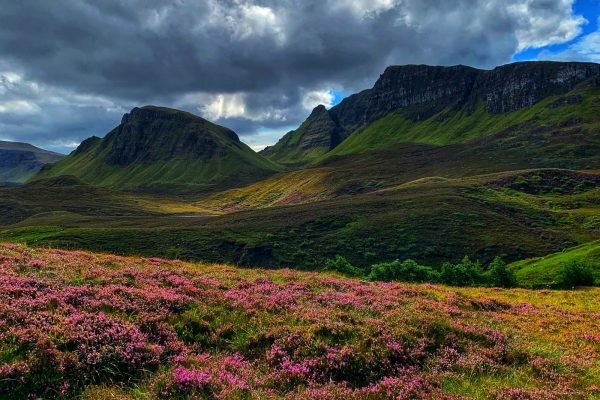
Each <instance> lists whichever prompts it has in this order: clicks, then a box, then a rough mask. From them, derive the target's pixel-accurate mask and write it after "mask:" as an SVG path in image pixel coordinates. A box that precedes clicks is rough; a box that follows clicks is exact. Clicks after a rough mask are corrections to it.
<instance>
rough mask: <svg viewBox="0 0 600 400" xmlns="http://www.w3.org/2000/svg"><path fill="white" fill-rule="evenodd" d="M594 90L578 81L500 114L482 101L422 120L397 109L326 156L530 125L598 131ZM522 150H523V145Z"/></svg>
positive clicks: (599, 107)
mask: <svg viewBox="0 0 600 400" xmlns="http://www.w3.org/2000/svg"><path fill="white" fill-rule="evenodd" d="M599 98H600V88H598V87H597V85H596V84H594V83H590V82H587V83H584V84H582V85H581V86H579V87H577V88H575V89H574V90H572V91H571V92H569V93H567V94H565V95H561V96H551V97H548V98H546V99H544V100H542V101H540V102H539V103H537V104H535V105H533V106H531V107H527V108H523V109H520V110H517V111H512V112H508V113H504V114H498V115H496V114H490V113H488V112H487V111H486V110H485V107H484V105H483V104H482V103H478V104H477V105H476V106H475V107H474V109H470V108H463V109H459V110H454V109H446V110H443V111H441V112H440V113H438V114H436V115H433V116H431V117H429V118H427V119H425V120H422V121H414V120H412V119H410V118H409V117H408V116H407V115H406V113H405V112H404V111H403V110H402V109H399V110H398V111H396V112H392V113H390V114H388V115H386V116H384V117H383V118H381V119H379V120H377V121H375V122H373V123H372V124H370V125H368V126H366V127H364V128H361V129H360V130H358V131H356V132H354V133H353V134H352V135H350V136H349V137H348V138H347V139H346V140H344V141H343V142H342V143H341V144H340V145H339V146H337V147H336V148H335V149H333V150H332V151H331V152H329V153H328V154H327V155H326V157H330V156H335V155H344V154H355V153H362V152H365V151H370V150H376V149H385V148H388V147H389V146H391V145H393V144H397V143H422V144H431V145H448V144H454V143H466V142H469V141H471V140H473V139H476V138H479V137H483V136H491V135H494V134H497V133H499V132H502V131H506V130H510V131H511V133H512V135H513V136H516V135H518V134H520V133H525V132H527V131H529V130H533V129H546V130H547V131H552V130H560V129H563V127H570V126H572V125H573V123H576V124H580V125H581V126H582V127H583V128H584V129H587V130H588V131H590V133H589V134H593V135H596V136H597V135H598V130H599V129H600V102H599V101H598V99H599ZM523 150H524V151H525V149H523Z"/></svg>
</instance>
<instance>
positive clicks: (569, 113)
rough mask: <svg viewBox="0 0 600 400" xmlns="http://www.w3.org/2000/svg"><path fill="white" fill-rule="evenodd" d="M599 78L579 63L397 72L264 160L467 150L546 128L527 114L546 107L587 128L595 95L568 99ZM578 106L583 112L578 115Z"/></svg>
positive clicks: (310, 123) (313, 118)
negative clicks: (459, 146)
mask: <svg viewBox="0 0 600 400" xmlns="http://www.w3.org/2000/svg"><path fill="white" fill-rule="evenodd" d="M599 74H600V64H595V63H576V62H520V63H514V64H508V65H504V66H500V67H497V68H495V69H493V70H490V71H488V70H480V69H475V68H471V67H467V66H463V65H458V66H452V67H439V66H428V65H405V66H391V67H388V68H387V69H386V70H385V72H384V73H383V74H382V75H381V76H380V77H379V79H378V80H377V82H376V83H375V85H374V86H373V88H371V89H367V90H364V91H362V92H360V93H357V94H354V95H351V96H349V97H347V98H346V99H344V100H343V101H342V102H341V103H340V104H338V105H336V106H334V107H332V108H331V109H330V110H326V109H325V108H324V107H323V106H319V107H317V108H316V109H315V110H314V111H313V112H312V114H311V115H310V116H309V118H308V119H307V120H306V121H305V122H304V123H303V124H302V125H301V126H300V128H298V129H297V130H295V131H292V132H290V133H288V134H287V135H285V136H284V137H283V138H282V139H281V140H280V141H279V142H278V143H277V144H276V145H274V146H272V147H268V148H266V149H265V150H263V152H262V154H263V155H265V156H266V157H268V158H270V159H272V160H277V161H278V162H281V163H284V164H302V163H304V164H306V163H309V162H312V161H314V160H318V159H321V158H323V157H322V156H323V155H324V154H326V153H329V154H331V155H341V154H355V153H360V152H364V151H368V150H373V149H378V148H379V149H380V148H386V147H389V146H390V145H392V144H396V143H427V144H437V145H444V144H451V143H465V142H467V141H469V140H472V139H475V138H478V137H482V136H488V135H492V134H495V133H498V132H501V131H502V130H505V129H507V128H510V127H513V126H518V125H519V124H522V123H524V122H528V123H530V126H529V128H532V126H536V125H538V126H539V125H543V124H545V123H546V121H542V120H537V122H536V113H528V112H527V110H529V109H531V107H532V106H534V105H537V104H539V103H541V102H543V101H544V100H547V102H548V104H547V105H546V106H547V108H554V109H555V111H553V113H554V114H556V115H555V116H554V119H553V120H555V121H556V122H557V123H560V122H564V121H566V120H569V119H570V118H572V117H576V118H579V123H585V122H588V120H589V119H590V118H593V112H592V110H591V107H594V104H595V105H596V106H597V103H594V104H589V103H590V102H588V101H587V100H588V98H587V97H586V95H590V94H591V95H595V92H594V93H591V92H592V91H593V89H590V90H588V91H587V92H585V93H579V92H576V93H573V95H572V96H566V97H565V95H566V94H568V93H569V92H571V91H576V90H577V88H578V85H581V84H582V83H584V82H589V83H590V85H588V86H592V87H593V88H598V87H600V78H599ZM579 105H582V106H581V107H577V108H578V109H579V111H580V112H579V111H574V110H573V106H579ZM569 106H571V107H569ZM537 111H540V110H539V109H538V110H536V112H537ZM563 111H566V112H563ZM594 112H595V111H594ZM563 116H564V119H563V120H562V121H557V118H558V117H563ZM573 122H574V121H573V120H572V121H571V124H572V125H573ZM332 150H333V151H332Z"/></svg>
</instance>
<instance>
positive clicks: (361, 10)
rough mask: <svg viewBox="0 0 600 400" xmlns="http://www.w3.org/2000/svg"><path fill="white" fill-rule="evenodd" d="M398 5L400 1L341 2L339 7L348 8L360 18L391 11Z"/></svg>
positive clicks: (363, 0) (344, 0) (353, 0)
mask: <svg viewBox="0 0 600 400" xmlns="http://www.w3.org/2000/svg"><path fill="white" fill-rule="evenodd" d="M398 4H399V0H339V3H338V5H339V7H344V8H347V9H348V10H350V11H351V12H352V13H353V14H354V15H355V16H357V17H359V18H362V17H367V16H374V15H377V14H379V13H381V12H385V11H388V10H391V9H392V8H394V7H395V6H396V5H398Z"/></svg>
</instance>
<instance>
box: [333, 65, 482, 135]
mask: <svg viewBox="0 0 600 400" xmlns="http://www.w3.org/2000/svg"><path fill="white" fill-rule="evenodd" d="M479 73H480V71H479V70H477V69H475V68H471V67H465V66H463V65H457V66H454V67H431V66H427V65H406V66H392V67H388V68H386V70H385V72H384V73H383V74H382V75H381V76H380V77H379V79H378V80H377V82H376V83H375V86H373V88H372V89H369V90H365V91H362V92H360V93H358V94H355V95H352V96H350V97H348V98H347V99H344V100H343V101H342V102H341V103H340V104H339V105H337V106H335V107H333V108H332V109H331V110H330V112H331V114H332V116H333V118H334V119H335V120H336V121H337V122H338V124H339V125H340V127H341V129H342V131H343V132H344V136H347V135H349V134H350V133H351V132H353V131H354V130H356V129H358V128H359V127H361V126H363V125H366V124H368V123H370V122H373V121H374V120H376V119H378V118H380V117H382V116H384V115H385V114H387V113H389V112H391V111H394V110H397V109H398V108H411V110H410V116H411V117H412V119H414V120H419V119H425V118H428V117H430V116H431V115H433V114H435V113H437V112H439V111H441V110H443V109H444V108H445V107H447V106H449V105H452V104H457V105H460V104H463V103H464V102H465V101H467V99H468V97H469V95H470V93H471V90H472V88H473V86H474V84H475V82H476V80H477V77H478V76H479Z"/></svg>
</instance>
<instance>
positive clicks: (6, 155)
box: [0, 141, 63, 183]
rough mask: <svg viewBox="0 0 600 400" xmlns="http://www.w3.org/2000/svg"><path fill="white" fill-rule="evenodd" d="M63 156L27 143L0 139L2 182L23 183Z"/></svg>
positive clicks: (0, 175)
mask: <svg viewBox="0 0 600 400" xmlns="http://www.w3.org/2000/svg"><path fill="white" fill-rule="evenodd" d="M62 157H63V155H62V154H58V153H53V152H51V151H47V150H43V149H40V148H37V147H35V146H32V145H30V144H27V143H18V142H4V141H0V183H23V182H25V181H26V180H27V179H29V178H30V177H31V176H33V175H35V174H36V173H37V172H38V171H39V170H40V169H42V167H43V166H44V165H46V164H51V163H54V162H57V161H58V160H60V159H61V158H62Z"/></svg>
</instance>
